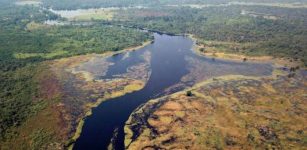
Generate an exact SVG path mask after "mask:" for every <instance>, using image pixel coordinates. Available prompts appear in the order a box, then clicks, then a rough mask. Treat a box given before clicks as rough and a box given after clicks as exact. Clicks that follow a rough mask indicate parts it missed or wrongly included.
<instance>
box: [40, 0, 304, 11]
mask: <svg viewBox="0 0 307 150" xmlns="http://www.w3.org/2000/svg"><path fill="white" fill-rule="evenodd" d="M229 2H251V1H250V0H52V1H51V0H43V5H44V6H45V7H50V8H53V9H59V10H61V9H80V8H100V7H130V6H149V7H157V6H159V7H160V6H165V5H185V4H197V5H200V4H227V3H229ZM252 2H259V3H280V2H284V3H294V2H299V3H305V2H307V1H306V0H253V1H252Z"/></svg>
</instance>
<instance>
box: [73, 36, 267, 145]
mask: <svg viewBox="0 0 307 150" xmlns="http://www.w3.org/2000/svg"><path fill="white" fill-rule="evenodd" d="M154 37H155V41H154V43H152V44H150V45H148V46H146V47H144V48H142V49H140V50H137V51H135V52H130V53H131V54H130V55H129V56H128V57H127V58H126V59H123V57H124V55H125V53H123V54H119V55H116V56H113V57H111V58H109V59H108V61H110V62H112V63H114V65H113V66H111V67H110V68H109V70H108V72H107V73H106V76H105V77H101V78H112V76H113V75H116V74H120V73H124V72H125V71H126V70H127V68H128V67H129V66H131V65H134V64H136V63H137V62H138V61H139V60H140V57H141V55H142V54H143V53H144V52H145V51H149V52H150V53H151V60H150V66H151V76H150V78H149V80H148V82H147V84H146V86H145V87H144V88H143V89H142V90H140V91H136V92H133V93H130V94H126V95H124V96H122V97H118V98H114V99H111V100H108V101H105V102H103V103H101V104H100V105H99V106H98V107H96V108H93V114H92V115H91V116H89V117H87V118H86V119H85V123H84V126H83V129H82V133H81V136H80V137H79V139H77V141H76V143H75V146H74V149H75V150H85V149H93V150H94V149H95V150H96V149H97V150H98V149H101V150H103V149H107V147H108V145H109V144H110V141H111V138H112V137H113V133H114V130H115V129H117V131H118V134H117V136H116V139H115V141H114V142H113V143H115V144H114V146H115V147H114V148H115V149H119V150H121V149H124V136H125V135H124V129H123V127H124V125H125V122H126V121H127V119H128V118H129V116H130V114H131V113H132V112H133V111H134V110H135V109H136V108H137V107H138V106H140V105H141V104H143V103H146V102H147V101H148V100H150V99H152V98H156V97H159V96H161V95H163V94H164V92H165V90H166V89H168V88H169V87H173V86H174V85H177V84H179V83H182V84H181V85H186V86H190V85H191V83H194V82H193V81H194V80H196V78H195V79H194V78H193V77H194V76H192V75H191V77H192V78H188V79H189V81H186V80H185V81H184V82H183V80H182V78H183V77H184V76H186V75H189V74H191V68H198V69H196V70H198V72H197V78H203V79H206V78H211V77H217V76H222V75H232V74H233V75H247V76H263V75H270V74H271V72H272V66H271V65H270V64H257V63H248V62H231V61H223V60H212V59H210V58H205V57H201V56H198V55H196V54H195V53H194V52H193V51H192V50H191V49H192V46H193V41H192V40H191V39H190V38H187V37H184V36H169V35H160V34H154ZM188 83H189V84H188ZM184 87H185V86H179V88H178V87H177V88H174V89H173V90H171V92H176V91H180V90H182V89H183V88H184Z"/></svg>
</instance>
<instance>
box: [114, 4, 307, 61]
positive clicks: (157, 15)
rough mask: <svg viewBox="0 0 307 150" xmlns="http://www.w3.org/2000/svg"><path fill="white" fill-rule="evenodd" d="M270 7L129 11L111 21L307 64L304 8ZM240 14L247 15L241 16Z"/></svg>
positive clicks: (242, 51)
mask: <svg viewBox="0 0 307 150" xmlns="http://www.w3.org/2000/svg"><path fill="white" fill-rule="evenodd" d="M272 8H274V7H268V6H228V7H227V9H225V8H224V7H208V8H206V9H193V8H190V7H185V8H181V9H176V8H172V7H166V8H152V9H141V10H140V9H129V10H121V11H122V12H118V13H117V16H116V17H114V18H115V19H114V20H117V21H114V22H115V23H118V24H126V25H129V26H136V27H141V28H148V29H153V30H157V31H161V32H165V33H171V34H193V35H195V36H196V37H197V38H198V39H199V40H198V42H199V44H204V43H205V41H222V42H232V43H233V44H230V45H237V46H233V47H228V48H227V49H226V50H227V52H232V53H233V52H235V53H243V54H246V55H272V56H276V57H291V58H294V59H295V60H297V59H300V60H302V61H303V62H304V63H305V65H307V59H306V58H307V57H306V55H307V45H306V42H305V39H306V38H307V34H306V32H307V29H306V26H307V19H306V18H307V16H306V15H307V9H304V8H302V9H292V8H274V9H272ZM243 11H244V12H248V13H246V14H242V12H243ZM141 12H143V13H141ZM255 12H256V14H255ZM257 12H261V13H258V14H257ZM140 14H142V15H140ZM144 14H145V15H144ZM255 15H257V16H255ZM267 16H270V17H271V18H268V17H267ZM238 43H240V44H238Z"/></svg>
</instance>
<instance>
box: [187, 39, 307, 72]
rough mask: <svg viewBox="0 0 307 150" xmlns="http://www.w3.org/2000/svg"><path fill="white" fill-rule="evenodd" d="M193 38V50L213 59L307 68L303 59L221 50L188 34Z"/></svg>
mask: <svg viewBox="0 0 307 150" xmlns="http://www.w3.org/2000/svg"><path fill="white" fill-rule="evenodd" d="M187 36H189V37H190V38H191V39H193V41H194V42H195V44H194V46H193V50H194V51H195V52H196V53H197V54H198V55H201V56H205V57H209V58H212V59H224V60H231V61H237V62H254V63H272V64H274V66H276V67H287V68H295V67H298V66H299V67H301V68H305V69H307V68H306V67H305V66H304V64H303V62H302V61H299V60H294V59H292V58H274V57H272V56H268V55H263V56H248V55H244V54H240V53H227V52H224V51H222V50H219V48H218V47H214V48H212V47H206V46H205V45H201V44H198V42H197V41H198V40H199V39H198V38H196V37H195V36H194V35H191V34H188V35H187Z"/></svg>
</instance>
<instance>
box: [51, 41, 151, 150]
mask: <svg viewBox="0 0 307 150" xmlns="http://www.w3.org/2000/svg"><path fill="white" fill-rule="evenodd" d="M151 43H152V41H146V42H143V43H142V45H139V46H136V47H128V48H125V49H123V50H120V51H116V52H112V51H107V52H106V53H103V54H87V55H81V56H73V57H69V58H62V59H58V60H55V61H50V63H49V64H50V66H51V68H52V69H51V70H52V72H54V73H55V74H56V76H57V79H58V80H59V82H61V83H62V84H63V85H65V86H64V87H63V90H64V91H66V92H64V97H63V101H62V103H63V107H64V108H65V110H63V111H62V113H63V114H62V116H69V117H66V119H65V118H63V119H64V120H66V122H67V123H68V124H76V126H75V127H74V125H71V126H70V127H69V128H70V130H71V131H72V133H73V134H72V135H70V136H69V137H70V138H69V140H68V141H67V142H66V144H65V147H67V148H68V149H72V148H73V143H74V141H75V140H76V139H77V138H78V137H79V136H80V134H81V131H82V127H83V124H84V118H86V117H87V116H90V115H91V113H92V111H91V110H92V108H94V107H97V106H98V105H99V104H100V103H102V102H104V101H106V100H108V99H111V98H115V97H120V96H123V95H125V94H127V93H131V92H134V91H138V90H140V89H142V88H143V87H144V86H145V84H146V83H145V82H146V81H145V80H144V79H139V80H138V79H133V77H130V75H125V76H123V77H119V78H117V79H114V80H113V79H112V80H107V81H99V80H94V75H93V74H92V73H90V72H88V71H85V70H84V71H82V70H78V71H76V68H80V66H82V65H83V64H85V63H87V62H94V61H96V60H99V59H103V58H107V57H112V56H114V55H118V54H123V53H126V52H129V51H134V50H139V49H142V48H144V47H146V46H147V45H149V44H151ZM147 63H149V62H147ZM100 65H101V67H100V69H101V72H106V71H107V70H108V66H109V65H110V64H109V63H108V62H106V61H103V62H100ZM135 69H143V70H144V71H146V69H144V68H135ZM134 71H135V72H137V71H136V70H134ZM144 75H145V74H144ZM146 76H148V75H146ZM146 78H147V77H146ZM106 89H108V90H106ZM92 90H94V91H95V92H94V93H93V92H92ZM106 91H107V92H106ZM73 93H78V94H77V95H74V94H73ZM101 94H102V95H101ZM65 97H66V98H65ZM95 97H96V98H95ZM93 98H95V99H97V100H94V101H93V100H91V99H93ZM72 99H79V100H78V101H77V103H80V104H79V106H76V105H74V106H68V105H69V104H70V103H76V101H72ZM73 110H78V112H74V111H73ZM74 113H76V114H78V115H76V116H72V114H74Z"/></svg>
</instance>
